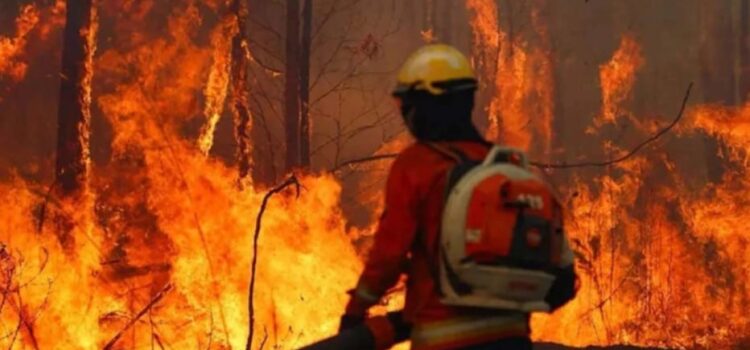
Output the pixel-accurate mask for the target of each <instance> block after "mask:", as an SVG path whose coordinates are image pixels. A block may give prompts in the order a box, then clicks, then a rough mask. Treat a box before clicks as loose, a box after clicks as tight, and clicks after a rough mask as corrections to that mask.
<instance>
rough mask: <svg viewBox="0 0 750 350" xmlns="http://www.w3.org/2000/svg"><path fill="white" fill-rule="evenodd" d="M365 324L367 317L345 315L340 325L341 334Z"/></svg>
mask: <svg viewBox="0 0 750 350" xmlns="http://www.w3.org/2000/svg"><path fill="white" fill-rule="evenodd" d="M364 322H365V316H364V315H362V316H355V315H344V316H341V323H340V324H339V333H341V332H343V331H345V330H347V329H349V328H353V327H356V326H359V325H361V324H362V323H364Z"/></svg>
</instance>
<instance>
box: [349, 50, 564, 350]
mask: <svg viewBox="0 0 750 350" xmlns="http://www.w3.org/2000/svg"><path fill="white" fill-rule="evenodd" d="M476 89H477V80H476V77H475V75H474V73H473V71H472V68H471V66H470V64H469V62H468V60H467V59H466V57H465V56H464V55H463V54H461V52H459V51H458V50H456V49H455V48H453V47H450V46H447V45H428V46H425V47H423V48H421V49H419V50H418V51H416V52H415V53H414V54H413V55H412V56H411V57H410V58H409V59H408V60H407V61H406V62H405V64H404V66H403V67H402V69H401V71H400V73H399V75H398V85H397V88H396V90H395V91H394V93H393V95H394V97H395V98H396V100H397V102H398V104H399V108H400V112H401V114H402V116H403V119H404V122H405V124H406V127H407V129H408V130H409V132H410V133H411V134H412V135H413V136H414V138H415V139H416V142H415V143H414V144H412V145H411V146H409V147H408V148H406V149H405V150H404V151H403V152H401V153H400V154H399V156H398V157H397V159H396V160H395V161H394V163H393V165H392V168H391V170H390V173H389V176H388V180H387V184H386V194H385V210H384V212H383V214H382V216H381V218H380V221H379V226H378V229H377V232H376V234H375V236H374V245H373V247H372V250H371V252H370V253H369V256H368V259H367V261H366V264H365V268H364V271H363V272H362V275H361V276H360V279H359V281H358V284H357V286H356V287H355V289H354V290H352V291H350V295H351V299H350V301H349V303H348V305H347V307H346V311H345V314H344V315H343V316H342V318H341V326H340V328H341V330H342V331H345V330H347V329H350V328H352V327H357V326H360V327H361V325H362V323H363V322H366V320H367V312H368V309H369V308H370V307H371V306H373V305H374V304H376V303H378V302H379V300H380V299H381V297H383V295H384V294H385V293H386V292H387V291H388V290H389V289H391V288H392V287H394V285H395V284H396V283H397V282H398V281H399V277H400V276H401V275H402V273H405V274H406V276H407V282H406V304H405V308H404V311H403V319H401V318H400V317H401V315H402V314H392V315H389V317H388V318H382V317H381V318H378V320H381V321H382V320H384V319H385V320H390V321H391V322H390V323H391V324H394V323H395V324H400V326H399V327H398V328H397V329H393V328H391V329H389V328H388V327H387V326H388V325H384V324H383V322H380V323H377V322H376V323H373V324H371V325H370V331H371V332H372V333H373V334H374V337H375V343H376V345H375V346H374V347H375V348H377V349H385V348H388V347H390V345H392V343H393V341H394V340H393V338H394V337H396V338H398V337H404V336H405V335H404V334H403V333H404V331H405V328H404V326H403V323H406V324H408V325H410V326H411V329H410V338H411V342H412V349H415V350H423V349H430V350H431V349H446V350H447V349H531V348H532V344H531V340H530V338H529V334H530V329H529V313H528V312H523V311H517V310H503V309H497V308H483V307H461V306H451V305H446V304H445V303H443V301H442V295H441V291H440V288H439V286H438V281H437V279H438V277H437V274H438V273H437V272H436V266H437V265H438V263H439V256H438V255H439V252H438V250H439V248H438V244H439V243H438V241H439V239H440V238H439V233H440V226H441V217H442V213H443V205H444V201H445V195H446V192H445V187H446V185H447V184H446V182H447V178H448V176H447V173H448V171H449V170H450V169H451V168H452V167H454V166H455V161H454V160H452V159H451V158H450V157H446V156H445V155H444V154H441V152H437V151H436V150H435V145H440V146H441V147H442V148H443V149H452V150H456V151H457V152H460V153H461V154H462V155H464V156H465V157H468V158H470V159H474V160H478V161H481V160H482V159H483V158H484V157H485V156H486V155H487V153H488V151H489V149H490V147H491V146H492V145H491V144H490V143H489V142H487V141H485V140H484V138H483V137H482V135H481V134H480V133H479V131H478V130H477V128H476V127H475V126H474V124H473V123H472V119H471V116H472V109H473V107H474V94H475V91H476ZM566 249H567V248H566ZM566 254H568V255H571V258H570V259H568V260H569V261H568V263H567V264H566V265H567V266H561V267H560V269H557V270H555V271H554V274H555V276H556V279H555V282H554V284H553V285H552V287H551V288H550V291H549V293H548V294H547V295H546V297H545V300H544V301H545V302H546V303H547V304H548V305H549V308H550V309H551V310H554V309H557V308H559V307H560V306H562V305H563V304H565V303H566V302H567V301H569V300H570V299H572V298H573V296H574V294H575V291H576V286H575V284H576V283H575V280H576V277H575V273H574V270H573V265H572V263H571V262H572V260H571V259H572V253H570V252H566ZM408 335H409V334H408V333H407V334H406V336H408Z"/></svg>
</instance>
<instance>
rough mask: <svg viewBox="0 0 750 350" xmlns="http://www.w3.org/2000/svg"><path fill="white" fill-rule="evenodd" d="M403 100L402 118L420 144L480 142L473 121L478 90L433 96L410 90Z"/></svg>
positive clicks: (480, 137) (482, 139) (481, 140)
mask: <svg viewBox="0 0 750 350" xmlns="http://www.w3.org/2000/svg"><path fill="white" fill-rule="evenodd" d="M400 97H401V115H402V116H403V118H404V121H405V123H406V127H407V128H408V129H409V131H410V132H411V134H412V135H413V136H414V137H415V138H417V140H419V141H423V142H439V141H480V142H484V138H482V136H481V135H480V134H479V131H477V128H476V127H475V126H474V124H473V123H472V120H471V112H472V110H473V109H474V89H470V90H463V91H456V92H450V93H446V94H443V95H437V96H436V95H431V94H430V93H428V92H426V91H410V92H408V95H403V96H400Z"/></svg>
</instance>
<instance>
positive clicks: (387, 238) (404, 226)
mask: <svg viewBox="0 0 750 350" xmlns="http://www.w3.org/2000/svg"><path fill="white" fill-rule="evenodd" d="M408 167H409V164H407V162H406V161H405V160H404V159H402V158H399V159H397V160H396V161H395V162H394V164H393V166H392V168H391V172H390V174H389V176H388V181H387V184H386V192H385V210H384V212H383V215H382V216H381V218H380V222H379V224H378V229H377V231H376V233H375V236H374V244H373V247H372V249H371V250H370V253H369V256H368V258H367V261H366V263H365V268H364V271H363V272H362V275H361V276H360V279H359V282H358V283H357V287H356V288H355V289H354V291H352V293H351V294H352V297H351V299H350V301H349V304H348V305H347V308H346V314H347V315H364V314H365V313H366V312H367V309H369V308H370V306H372V305H374V304H376V303H377V302H378V301H379V300H380V298H381V297H382V296H383V295H384V294H385V292H386V291H387V290H388V289H390V288H391V287H393V286H394V285H395V284H396V282H397V281H398V279H399V276H400V275H401V273H402V272H403V268H404V266H405V263H406V260H407V256H408V253H409V249H410V248H411V246H412V242H413V241H414V237H415V235H416V231H417V202H418V198H417V190H416V187H415V184H414V183H413V181H411V180H410V177H409V174H408V173H407V171H406V170H407V169H408Z"/></svg>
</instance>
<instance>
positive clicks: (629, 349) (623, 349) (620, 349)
mask: <svg viewBox="0 0 750 350" xmlns="http://www.w3.org/2000/svg"><path fill="white" fill-rule="evenodd" d="M577 349H580V350H666V349H662V348H640V347H637V346H606V347H602V346H589V347H585V348H574V347H568V346H563V345H558V344H548V343H539V344H534V350H577Z"/></svg>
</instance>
